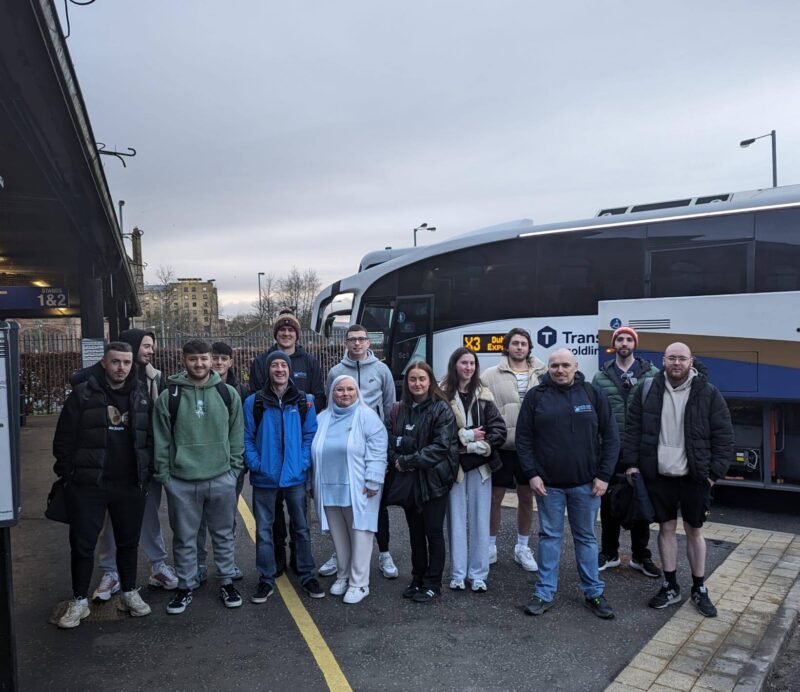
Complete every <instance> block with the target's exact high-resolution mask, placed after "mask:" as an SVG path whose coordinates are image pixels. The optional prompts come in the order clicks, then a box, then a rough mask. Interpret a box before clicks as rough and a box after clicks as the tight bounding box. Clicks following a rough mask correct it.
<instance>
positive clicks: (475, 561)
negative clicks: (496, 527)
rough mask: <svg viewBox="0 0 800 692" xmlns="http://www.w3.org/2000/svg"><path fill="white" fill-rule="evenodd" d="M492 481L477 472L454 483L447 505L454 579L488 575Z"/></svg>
mask: <svg viewBox="0 0 800 692" xmlns="http://www.w3.org/2000/svg"><path fill="white" fill-rule="evenodd" d="M491 508H492V478H491V476H490V477H489V478H487V479H486V480H482V479H481V473H480V471H479V470H478V469H473V470H472V471H467V473H466V474H465V476H464V480H463V481H462V482H461V483H455V484H454V485H453V489H452V490H451V491H450V495H449V496H448V502H447V535H448V539H449V541H450V573H451V578H452V579H457V580H462V579H483V580H485V579H486V577H487V576H488V575H489V512H490V511H491Z"/></svg>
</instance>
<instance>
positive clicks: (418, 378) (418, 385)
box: [406, 368, 431, 403]
mask: <svg viewBox="0 0 800 692" xmlns="http://www.w3.org/2000/svg"><path fill="white" fill-rule="evenodd" d="M406 382H407V383H408V391H409V392H411V398H412V399H414V401H416V402H417V403H419V402H421V401H425V399H427V398H428V392H429V391H430V388H431V378H430V377H428V373H427V372H425V371H424V370H419V369H416V368H415V369H414V370H409V371H408V375H407V376H406Z"/></svg>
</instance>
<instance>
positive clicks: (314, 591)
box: [303, 577, 325, 598]
mask: <svg viewBox="0 0 800 692" xmlns="http://www.w3.org/2000/svg"><path fill="white" fill-rule="evenodd" d="M303 591H305V592H306V595H307V596H308V597H309V598H325V592H324V591H323V590H322V589H321V588H320V587H319V582H318V581H317V580H316V579H314V577H311V579H309V580H308V581H307V582H306V583H305V584H303Z"/></svg>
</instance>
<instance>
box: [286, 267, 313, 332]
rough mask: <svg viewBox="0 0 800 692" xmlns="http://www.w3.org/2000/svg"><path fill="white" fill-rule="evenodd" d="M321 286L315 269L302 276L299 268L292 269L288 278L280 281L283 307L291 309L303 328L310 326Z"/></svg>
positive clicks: (305, 272) (307, 270)
mask: <svg viewBox="0 0 800 692" xmlns="http://www.w3.org/2000/svg"><path fill="white" fill-rule="evenodd" d="M319 285H320V281H319V277H318V276H317V272H315V271H314V270H313V269H306V270H305V271H304V272H303V273H302V274H301V273H300V271H299V270H298V269H297V267H292V269H291V271H290V272H289V274H288V275H287V276H286V277H284V278H281V279H278V294H279V297H280V303H281V307H289V308H291V309H292V310H293V311H294V315H295V317H297V319H298V320H299V321H300V324H301V325H302V326H303V327H309V325H310V322H311V307H312V305H313V304H314V297H315V296H316V294H317V291H319Z"/></svg>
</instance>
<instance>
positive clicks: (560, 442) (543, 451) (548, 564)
mask: <svg viewBox="0 0 800 692" xmlns="http://www.w3.org/2000/svg"><path fill="white" fill-rule="evenodd" d="M517 454H518V456H519V463H520V467H521V468H522V471H523V472H524V473H525V476H526V477H527V478H528V479H529V481H528V482H529V484H530V487H531V490H533V493H534V495H535V496H536V505H537V507H538V510H539V581H538V582H537V584H536V588H535V590H534V594H533V598H532V599H531V602H530V603H529V604H528V605H527V607H526V608H525V612H526V613H527V614H528V615H542V614H543V613H544V612H545V611H547V610H549V609H550V608H551V607H552V605H553V599H554V598H555V594H556V589H557V588H558V565H559V561H560V559H561V537H562V535H563V533H564V510H565V509H566V511H567V516H568V517H569V525H570V529H571V530H572V540H573V543H574V545H575V559H576V561H577V563H578V575H579V577H580V585H581V591H583V595H584V605H585V606H586V607H587V608H589V610H591V611H592V612H593V613H594V614H595V615H597V616H598V617H600V618H603V619H610V618H613V617H614V611H613V610H612V609H611V606H610V605H609V604H608V601H607V600H606V598H605V596H604V595H603V591H604V588H605V587H604V584H603V582H602V581H601V580H600V576H599V571H598V566H597V538H596V536H595V533H594V524H595V519H596V517H597V511H598V510H599V509H600V498H601V497H602V496H603V495H604V494H605V492H606V489H607V488H608V481H609V479H610V478H611V474H612V473H613V472H614V465H615V464H616V463H617V457H618V456H619V434H618V431H617V422H616V420H615V419H614V415H613V413H612V412H611V406H610V405H609V403H608V398H607V397H606V395H605V394H604V393H603V392H602V391H601V390H599V389H597V388H596V387H593V386H592V385H590V384H589V383H588V382H586V380H585V379H584V376H583V373H581V372H578V361H577V360H576V359H575V356H574V355H573V353H572V352H571V351H570V350H568V349H559V350H557V351H554V352H553V353H552V354H551V355H550V358H549V360H548V364H547V374H546V375H544V377H543V378H542V382H541V384H539V385H537V386H536V387H534V388H533V389H531V390H529V391H528V393H527V394H526V395H525V399H524V400H523V402H522V409H521V410H520V415H519V419H518V421H517Z"/></svg>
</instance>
